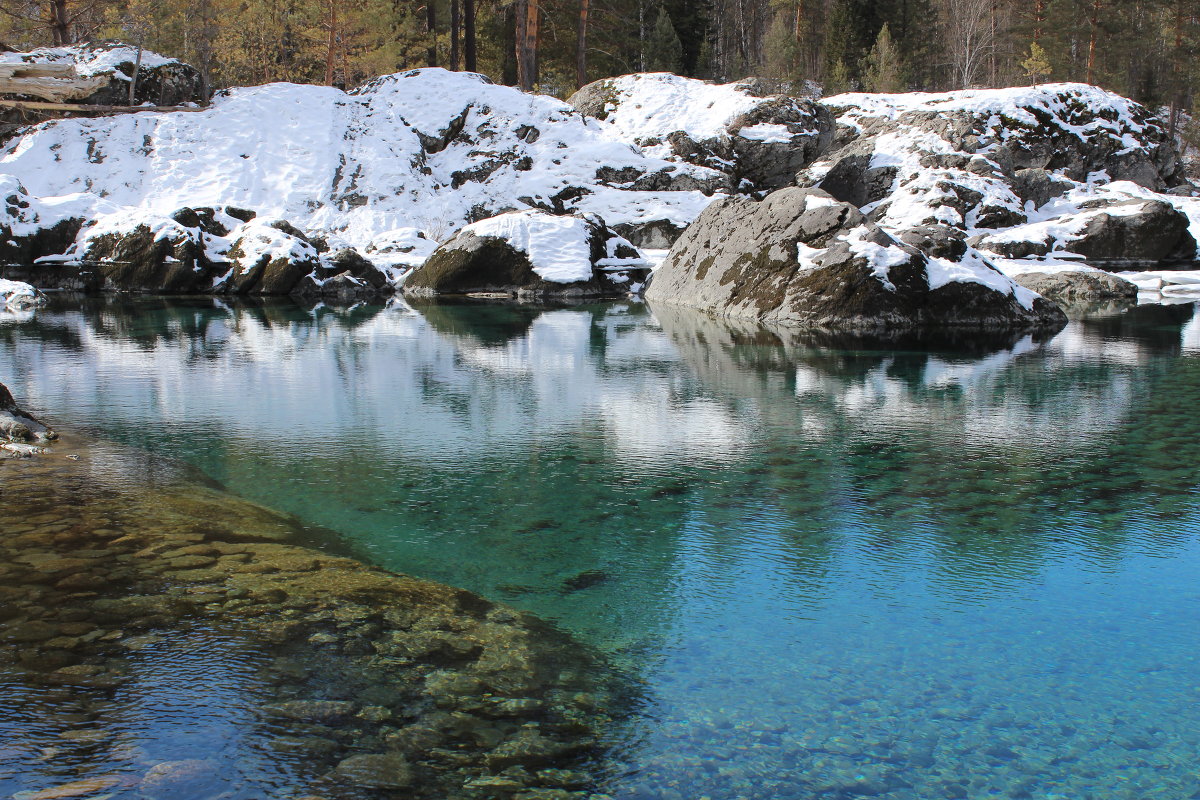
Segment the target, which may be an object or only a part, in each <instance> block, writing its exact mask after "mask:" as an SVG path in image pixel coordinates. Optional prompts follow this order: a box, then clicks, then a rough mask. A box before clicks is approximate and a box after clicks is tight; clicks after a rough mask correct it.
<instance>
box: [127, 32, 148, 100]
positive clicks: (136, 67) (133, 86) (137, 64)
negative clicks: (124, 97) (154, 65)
mask: <svg viewBox="0 0 1200 800" xmlns="http://www.w3.org/2000/svg"><path fill="white" fill-rule="evenodd" d="M144 39H145V36H144V35H139V36H138V46H137V58H135V59H134V61H133V79H132V80H130V81H129V105H131V106H132V105H135V102H134V100H135V98H136V97H137V85H138V75H139V74H140V73H141V71H142V41H143V40H144Z"/></svg>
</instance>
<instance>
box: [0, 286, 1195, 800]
mask: <svg viewBox="0 0 1200 800" xmlns="http://www.w3.org/2000/svg"><path fill="white" fill-rule="evenodd" d="M655 312H656V313H655V314H653V315H652V314H651V313H650V312H649V311H648V310H647V309H646V308H645V307H643V306H641V305H636V304H615V305H599V306H586V307H579V308H561V309H536V308H520V307H504V306H478V305H471V306H446V305H441V306H428V307H421V308H419V309H416V310H413V309H407V308H391V309H386V310H384V309H379V308H369V307H361V308H358V309H354V310H350V311H344V312H335V311H332V310H330V309H324V308H322V309H318V310H316V311H306V310H303V309H300V308H298V307H296V306H293V305H290V304H286V303H285V304H269V305H264V306H259V307H251V306H247V307H238V308H230V307H227V306H224V305H222V304H221V303H219V302H217V301H212V300H199V301H170V302H165V301H157V300H130V301H126V302H122V303H118V302H111V301H110V302H104V301H87V302H86V303H84V304H83V305H82V306H63V307H61V308H51V309H47V310H45V311H42V312H39V313H38V314H37V315H36V316H35V317H33V318H32V319H20V320H18V319H9V320H7V321H0V375H3V376H5V378H7V382H8V383H9V384H10V387H11V388H12V389H13V391H14V393H15V394H16V395H17V396H18V397H19V398H20V400H21V401H22V403H23V404H24V405H25V406H26V407H28V408H29V409H30V410H32V411H35V412H40V413H42V414H44V415H45V416H46V417H48V418H50V419H51V420H52V421H53V422H54V423H55V424H56V425H57V426H58V427H60V428H64V429H68V428H76V429H81V430H85V431H88V432H90V433H93V434H96V435H98V436H102V437H105V438H108V439H112V440H115V441H118V442H121V443H124V444H128V445H135V446H137V447H141V448H145V449H146V450H149V451H151V452H153V453H156V454H159V455H163V456H166V457H169V458H172V459H179V460H181V461H184V462H186V463H188V464H191V465H194V466H195V467H197V468H198V469H199V470H201V471H203V472H204V473H205V474H207V475H209V476H211V477H212V478H214V479H216V480H218V481H221V482H222V483H224V484H226V485H227V486H229V487H230V488H231V489H233V490H234V491H236V492H238V493H240V494H242V495H243V496H245V497H248V498H250V499H253V500H256V501H259V502H262V503H265V504H267V505H269V506H272V507H274V508H278V509H282V510H285V511H287V512H291V513H294V514H296V515H298V516H299V517H300V519H302V520H303V521H305V522H307V523H311V524H314V525H320V526H325V527H327V528H330V529H333V530H336V531H338V532H339V533H341V534H342V535H343V536H344V537H346V539H347V541H348V542H349V544H350V546H351V547H352V548H353V549H354V551H355V552H356V553H357V555H358V556H359V557H360V558H362V559H364V560H367V561H370V562H372V563H375V564H379V565H382V566H385V567H387V568H389V569H393V570H397V571H402V572H406V573H410V574H415V575H419V576H422V577H426V578H433V579H436V580H440V581H444V582H447V583H451V584H454V585H457V586H463V587H465V588H468V589H472V590H475V591H478V592H480V593H482V594H484V595H485V596H487V597H490V598H492V599H496V600H502V601H505V602H507V603H510V604H512V605H515V606H518V607H520V608H523V609H527V610H530V611H533V612H535V613H537V614H538V615H540V616H543V617H545V618H547V619H550V620H553V621H555V622H557V623H558V624H559V625H560V626H561V627H562V628H564V629H566V630H567V631H568V632H571V633H573V634H575V635H576V636H577V637H579V638H580V639H581V640H582V641H584V642H585V643H587V644H590V645H594V646H596V647H598V648H600V649H601V650H602V651H604V652H606V653H608V654H610V655H611V657H612V659H613V661H614V663H615V664H616V665H618V666H619V667H620V668H621V669H622V670H623V671H624V672H625V673H626V675H627V677H630V678H632V679H633V680H635V682H636V683H637V684H638V686H639V688H640V692H639V696H640V697H641V698H643V699H642V703H641V705H640V706H639V707H638V708H637V709H635V711H636V712H637V713H636V714H635V715H634V717H633V718H632V719H631V720H630V721H629V722H628V723H626V724H625V725H623V726H622V727H620V729H619V730H617V731H615V732H614V733H613V734H612V745H613V746H614V748H615V752H614V755H613V757H612V759H611V763H610V764H609V766H608V775H609V777H608V779H607V783H606V785H605V787H604V788H605V790H606V791H607V792H608V793H610V794H612V795H613V796H615V797H618V798H664V800H677V798H689V799H690V798H693V797H695V798H699V797H703V796H709V797H711V798H713V800H721V798H730V799H731V800H732V798H737V797H744V798H754V799H755V800H757V798H763V799H764V800H766V798H790V797H796V798H801V797H835V798H841V797H855V796H879V797H884V798H894V799H895V800H901V799H902V798H903V799H904V800H915V799H916V798H929V797H945V798H958V797H963V798H984V797H996V798H1026V797H1030V798H1060V797H1061V798H1094V800H1109V798H1114V799H1115V798H1130V800H1132V799H1133V798H1159V797H1161V798H1170V799H1171V800H1175V799H1176V798H1188V797H1193V796H1200V773H1198V772H1197V770H1196V767H1195V765H1196V763H1197V757H1198V756H1200V712H1197V711H1196V708H1197V701H1200V684H1198V683H1197V677H1196V676H1197V674H1198V673H1197V666H1198V664H1197V657H1198V656H1200V638H1198V637H1197V636H1196V631H1197V630H1200V624H1198V623H1200V581H1198V579H1200V558H1198V556H1200V536H1198V535H1197V534H1198V532H1200V516H1198V515H1197V510H1198V504H1197V485H1198V483H1200V481H1198V478H1200V417H1197V415H1196V414H1195V411H1194V410H1195V409H1196V408H1197V407H1200V321H1193V314H1194V309H1193V308H1192V307H1191V306H1176V307H1169V308H1168V307H1143V308H1140V309H1137V310H1135V311H1132V312H1129V313H1127V314H1125V315H1123V316H1110V317H1104V318H1098V319H1090V320H1084V321H1077V322H1073V323H1072V324H1071V325H1070V326H1069V327H1068V328H1067V329H1066V330H1065V331H1063V332H1062V333H1061V334H1059V335H1058V336H1056V337H1054V338H1053V339H1052V340H1050V341H1047V342H1035V341H1033V340H1031V339H1022V340H1020V341H1015V342H997V343H991V344H990V345H988V346H982V345H981V346H977V347H975V348H973V350H972V351H971V352H963V351H961V350H957V351H956V350H953V349H946V348H945V347H941V348H934V349H932V350H931V349H930V347H929V346H928V345H926V346H915V345H911V344H910V345H906V346H905V349H892V350H878V349H877V350H870V349H863V348H862V347H861V346H852V345H848V344H847V343H845V342H841V343H839V342H837V341H813V340H804V339H801V338H795V337H789V336H787V335H786V334H785V335H782V336H779V335H775V334H772V333H771V332H763V331H759V330H756V329H748V328H739V327H736V326H735V327H730V326H727V325H725V324H722V323H718V322H716V321H713V320H710V319H707V318H705V317H702V316H699V315H694V314H690V313H686V312H682V311H678V310H671V309H662V308H660V309H655Z"/></svg>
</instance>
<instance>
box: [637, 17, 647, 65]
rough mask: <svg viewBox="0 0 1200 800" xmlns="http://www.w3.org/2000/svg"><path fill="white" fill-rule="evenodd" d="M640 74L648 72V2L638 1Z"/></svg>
mask: <svg viewBox="0 0 1200 800" xmlns="http://www.w3.org/2000/svg"><path fill="white" fill-rule="evenodd" d="M637 14H638V72H645V71H646V0H638V8H637Z"/></svg>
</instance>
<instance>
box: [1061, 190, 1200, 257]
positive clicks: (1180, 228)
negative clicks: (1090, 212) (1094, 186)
mask: <svg viewBox="0 0 1200 800" xmlns="http://www.w3.org/2000/svg"><path fill="white" fill-rule="evenodd" d="M1190 225H1191V222H1190V221H1189V220H1188V217H1187V215H1186V214H1184V213H1183V212H1181V211H1178V210H1176V209H1175V207H1174V206H1172V205H1171V204H1170V203H1167V202H1164V201H1162V200H1149V201H1145V202H1139V201H1132V202H1128V203H1122V204H1120V205H1114V206H1108V207H1106V208H1104V210H1103V211H1102V212H1101V213H1099V214H1096V215H1095V216H1092V217H1090V218H1089V219H1088V220H1087V222H1086V224H1085V225H1084V226H1083V229H1082V230H1081V231H1080V232H1079V234H1078V236H1077V238H1075V239H1074V240H1073V241H1071V242H1070V244H1069V245H1068V247H1069V249H1070V250H1072V251H1073V252H1075V253H1078V254H1079V255H1081V256H1083V257H1084V258H1086V259H1087V260H1088V261H1089V262H1091V263H1097V262H1106V261H1109V262H1133V263H1141V264H1154V265H1157V264H1174V263H1180V262H1193V261H1195V260H1196V240H1195V239H1194V238H1193V237H1192V234H1191V232H1190V230H1189V228H1190Z"/></svg>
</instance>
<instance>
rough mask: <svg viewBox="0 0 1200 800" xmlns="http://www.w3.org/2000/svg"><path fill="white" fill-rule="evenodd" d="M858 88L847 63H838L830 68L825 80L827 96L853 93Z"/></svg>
mask: <svg viewBox="0 0 1200 800" xmlns="http://www.w3.org/2000/svg"><path fill="white" fill-rule="evenodd" d="M856 88H857V87H856V86H855V83H854V80H853V79H852V78H851V77H850V70H848V69H847V68H846V62H844V61H838V62H837V63H836V64H834V65H833V66H832V67H831V68H830V70H829V74H828V75H827V76H826V78H825V94H826V95H827V96H828V95H834V94H841V93H842V92H852V91H854V90H855V89H856Z"/></svg>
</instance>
